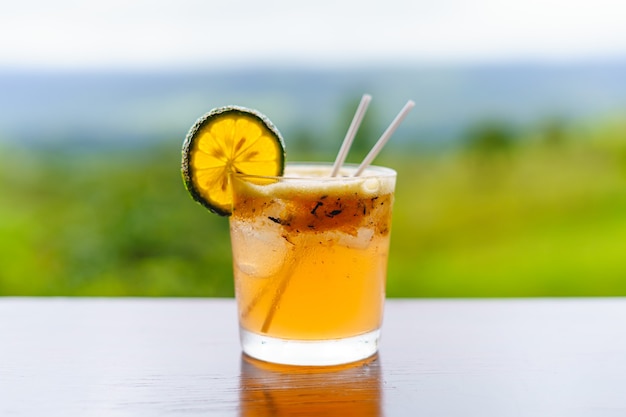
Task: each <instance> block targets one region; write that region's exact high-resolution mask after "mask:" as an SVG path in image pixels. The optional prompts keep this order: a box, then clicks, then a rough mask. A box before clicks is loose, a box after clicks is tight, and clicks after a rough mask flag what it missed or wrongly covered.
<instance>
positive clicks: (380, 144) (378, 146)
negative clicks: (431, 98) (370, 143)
mask: <svg viewBox="0 0 626 417" xmlns="http://www.w3.org/2000/svg"><path fill="white" fill-rule="evenodd" d="M413 106H415V102H414V101H413V100H409V101H407V103H406V104H405V105H404V107H403V108H402V110H400V113H398V115H397V116H396V118H395V119H393V122H391V124H390V125H389V127H388V128H387V130H385V132H384V133H383V135H382V136H381V137H380V139H378V142H376V144H375V145H374V147H373V148H372V150H371V151H370V152H369V153H368V154H367V156H366V157H365V159H363V162H361V165H359V168H358V169H357V170H356V172H355V173H354V176H355V177H358V176H359V175H361V174H362V173H363V171H364V170H365V169H366V168H367V167H368V166H369V165H370V164H371V163H372V161H373V160H374V158H376V156H377V155H378V153H379V152H380V151H381V150H382V149H383V147H384V146H385V144H386V143H387V141H389V139H390V138H391V135H393V132H394V131H395V130H396V129H397V128H398V126H399V125H400V123H402V120H404V118H405V117H406V115H407V114H408V113H409V111H410V110H411V109H412V108H413Z"/></svg>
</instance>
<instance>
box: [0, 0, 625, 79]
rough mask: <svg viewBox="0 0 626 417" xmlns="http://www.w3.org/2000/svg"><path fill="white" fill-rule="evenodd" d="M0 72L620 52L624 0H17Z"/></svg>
mask: <svg viewBox="0 0 626 417" xmlns="http://www.w3.org/2000/svg"><path fill="white" fill-rule="evenodd" d="M0 39H1V41H0V68H17V69H21V68H127V69H146V68H177V67H178V68H188V67H194V66H197V67H224V66H233V65H239V66H240V65H244V64H249V63H256V64H259V63H261V64H267V65H271V64H276V63H278V64H284V63H287V64H291V65H307V66H336V65H342V64H354V63H359V62H367V63H386V62H387V63H388V62H434V63H441V62H443V63H446V62H452V63H459V62H461V63H463V62H500V61H510V60H518V61H520V60H521V61H529V60H530V61H536V60H540V61H557V62H560V61H572V60H574V61H576V60H590V59H605V58H609V59H612V58H615V57H624V56H626V1H624V0H593V1H592V0H385V1H380V0H375V1H372V0H346V1H341V0H316V1H309V2H299V1H293V0H264V1H259V0H238V1H227V0H223V1H216V0H174V1H165V0H132V1H128V0H92V1H78V0H56V1H49V0H20V1H4V2H3V3H2V8H1V13H0Z"/></svg>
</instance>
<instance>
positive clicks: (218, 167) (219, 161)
mask: <svg viewBox="0 0 626 417" xmlns="http://www.w3.org/2000/svg"><path fill="white" fill-rule="evenodd" d="M182 156H183V159H182V174H183V181H184V182H185V186H186V187H187V191H189V194H191V197H192V198H193V199H194V200H196V201H197V202H198V203H200V204H202V205H203V206H205V207H206V208H208V209H209V210H211V211H212V212H213V213H216V214H219V215H220V216H228V215H230V214H231V213H232V203H233V196H232V178H231V177H232V174H233V173H243V174H249V175H268V176H275V175H282V174H283V169H284V166H285V146H284V142H283V139H282V136H281V134H280V132H279V131H278V129H276V127H275V126H274V125H273V124H272V122H270V120H269V119H268V118H267V117H266V116H265V115H263V114H261V113H259V112H258V111H256V110H251V109H247V108H244V107H238V106H226V107H220V108H217V109H213V110H211V111H210V112H208V113H207V114H205V115H204V116H202V117H200V118H199V119H198V120H197V121H196V123H194V125H193V126H192V127H191V129H190V130H189V133H187V137H186V138H185V142H184V144H183V150H182Z"/></svg>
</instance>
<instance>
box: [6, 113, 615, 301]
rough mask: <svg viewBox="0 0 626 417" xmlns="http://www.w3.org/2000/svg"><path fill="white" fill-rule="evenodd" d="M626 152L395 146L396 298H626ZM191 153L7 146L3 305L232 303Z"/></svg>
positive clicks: (529, 140) (525, 139) (568, 144)
mask: <svg viewBox="0 0 626 417" xmlns="http://www.w3.org/2000/svg"><path fill="white" fill-rule="evenodd" d="M183 133H184V132H183ZM368 135H369V136H368ZM339 136H341V135H339ZM363 137H365V138H366V139H365V140H363V139H359V138H357V140H363V141H365V142H366V143H371V141H373V139H375V138H373V137H372V135H370V134H369V133H368V131H367V128H366V129H365V130H364V133H363ZM625 138H626V124H624V123H621V124H620V123H613V122H610V121H606V122H598V123H596V124H594V125H593V126H570V125H568V124H566V123H559V122H551V123H546V124H545V125H543V126H538V127H537V128H535V129H527V130H525V131H519V130H515V129H512V128H510V127H509V126H507V125H506V124H504V123H500V122H494V123H480V124H477V125H476V126H474V127H473V128H472V129H469V130H468V131H467V132H466V134H465V135H464V137H463V138H461V140H460V142H459V143H458V145H457V146H452V147H449V148H446V149H435V150H434V149H426V148H424V149H416V148H415V147H414V146H413V145H411V146H409V145H406V144H397V145H393V146H390V147H389V148H388V149H386V150H385V151H384V153H383V154H382V155H381V156H380V157H379V158H378V160H377V161H376V162H377V164H381V165H387V166H391V167H394V168H396V169H397V171H398V173H399V180H398V186H397V193H396V206H395V211H394V225H393V233H392V255H391V259H390V263H389V277H388V295H389V296H392V297H468V296H471V297H494V296H595V295H626V193H625V192H624V190H625V187H624V183H625V180H626V141H625V140H624V139H625ZM181 143H182V139H180V140H179V138H176V139H175V140H171V141H166V142H161V143H159V144H156V145H154V146H147V147H141V148H137V149H125V150H120V149H117V150H100V151H95V150H94V151H84V150H83V151H72V150H71V149H55V148H48V149H29V148H27V147H15V146H13V147H9V146H7V145H5V146H3V147H0V295H93V296H95V295H97V296H232V295H233V284H232V275H231V274H232V266H231V255H230V244H229V236H228V220H227V219H226V218H221V217H218V216H215V215H212V214H210V213H209V212H208V211H206V210H205V209H203V208H202V207H201V206H199V205H197V204H195V203H194V202H193V201H192V200H191V199H190V197H189V196H188V195H187V193H186V191H185V190H184V188H183V184H182V180H181V177H180V145H181ZM287 147H288V159H290V160H296V159H300V160H301V159H308V160H332V159H333V157H334V155H333V154H334V151H335V150H334V149H333V150H330V149H328V150H321V151H320V152H319V153H318V154H315V155H312V154H311V153H310V150H311V143H310V140H309V141H307V140H306V138H302V140H298V138H297V137H296V138H293V140H290V139H288V140H287ZM366 148H367V147H366V146H364V147H362V149H358V148H357V149H355V151H354V152H353V153H352V154H351V159H352V160H358V159H359V158H360V157H362V153H363V152H365V151H366Z"/></svg>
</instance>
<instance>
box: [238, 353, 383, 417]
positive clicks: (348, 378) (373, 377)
mask: <svg viewBox="0 0 626 417" xmlns="http://www.w3.org/2000/svg"><path fill="white" fill-rule="evenodd" d="M381 374H382V372H381V364H380V360H379V359H378V357H376V356H375V357H373V358H370V359H368V360H365V361H361V362H358V363H355V364H350V365H344V366H336V367H324V368H317V367H294V366H281V365H274V364H269V363H266V362H261V361H257V360H255V359H252V358H250V357H248V356H246V355H242V358H241V376H240V387H239V388H240V389H239V392H240V394H239V403H240V410H241V416H242V417H259V416H273V417H277V416H293V415H297V416H309V415H311V416H313V415H314V416H328V417H332V416H342V417H345V416H382V411H381V403H382V399H381Z"/></svg>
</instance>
